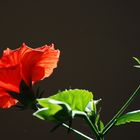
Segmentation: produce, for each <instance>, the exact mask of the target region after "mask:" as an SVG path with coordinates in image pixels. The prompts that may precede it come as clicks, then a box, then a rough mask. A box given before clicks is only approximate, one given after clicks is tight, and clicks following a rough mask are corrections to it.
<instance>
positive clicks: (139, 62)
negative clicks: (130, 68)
mask: <svg viewBox="0 0 140 140" xmlns="http://www.w3.org/2000/svg"><path fill="white" fill-rule="evenodd" d="M133 58H134V59H135V60H136V61H137V63H138V64H139V65H135V66H134V67H137V68H140V59H139V58H136V57H133Z"/></svg>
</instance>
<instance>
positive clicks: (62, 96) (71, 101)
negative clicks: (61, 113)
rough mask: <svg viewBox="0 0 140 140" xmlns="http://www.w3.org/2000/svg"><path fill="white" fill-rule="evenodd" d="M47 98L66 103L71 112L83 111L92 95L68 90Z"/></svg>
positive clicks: (82, 91) (77, 90) (85, 91)
mask: <svg viewBox="0 0 140 140" xmlns="http://www.w3.org/2000/svg"><path fill="white" fill-rule="evenodd" d="M49 98H51V99H55V100H58V101H62V102H65V103H67V104H68V105H69V106H70V107H71V109H72V110H79V111H85V108H86V106H87V105H88V103H89V101H91V100H92V99H93V94H92V92H89V91H87V90H80V89H73V90H72V89H70V90H65V91H62V92H59V93H58V94H56V95H53V96H51V97H49Z"/></svg>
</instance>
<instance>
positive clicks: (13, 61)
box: [0, 48, 20, 67]
mask: <svg viewBox="0 0 140 140" xmlns="http://www.w3.org/2000/svg"><path fill="white" fill-rule="evenodd" d="M18 50H19V49H16V50H10V49H9V48H7V49H6V50H4V52H3V56H2V58H1V59H0V67H10V66H14V65H17V64H18V63H19V60H20V59H19V51H18Z"/></svg>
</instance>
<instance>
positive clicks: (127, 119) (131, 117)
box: [115, 110, 140, 125]
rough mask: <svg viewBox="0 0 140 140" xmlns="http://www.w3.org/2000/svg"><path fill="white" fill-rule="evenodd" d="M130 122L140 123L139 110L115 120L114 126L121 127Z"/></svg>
mask: <svg viewBox="0 0 140 140" xmlns="http://www.w3.org/2000/svg"><path fill="white" fill-rule="evenodd" d="M130 122H140V110H136V111H132V112H128V113H127V114H124V115H122V116H121V117H119V118H118V119H117V122H116V124H115V125H122V124H126V123H130Z"/></svg>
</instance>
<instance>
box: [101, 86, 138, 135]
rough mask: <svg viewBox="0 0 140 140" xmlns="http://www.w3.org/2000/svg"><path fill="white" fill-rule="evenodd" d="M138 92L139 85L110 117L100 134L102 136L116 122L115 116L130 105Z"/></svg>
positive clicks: (119, 114) (117, 116) (118, 115)
mask: <svg viewBox="0 0 140 140" xmlns="http://www.w3.org/2000/svg"><path fill="white" fill-rule="evenodd" d="M139 93H140V85H139V86H138V88H137V89H136V90H135V92H134V93H133V94H132V95H131V96H130V98H129V99H128V100H127V101H126V103H125V104H124V105H123V106H122V108H121V109H120V110H119V111H118V113H117V114H116V115H115V116H114V117H113V118H112V119H111V121H110V122H109V123H108V124H107V125H106V126H105V128H104V129H103V131H102V135H103V136H104V135H105V134H106V133H107V132H108V131H109V130H110V129H111V128H112V127H113V126H114V124H115V123H116V121H117V118H119V117H120V116H121V115H122V114H123V112H124V111H125V110H126V108H127V107H128V106H129V105H130V103H131V102H132V101H133V100H134V98H135V97H136V96H137V95H138V94H139Z"/></svg>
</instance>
